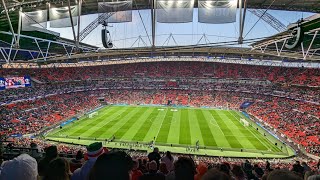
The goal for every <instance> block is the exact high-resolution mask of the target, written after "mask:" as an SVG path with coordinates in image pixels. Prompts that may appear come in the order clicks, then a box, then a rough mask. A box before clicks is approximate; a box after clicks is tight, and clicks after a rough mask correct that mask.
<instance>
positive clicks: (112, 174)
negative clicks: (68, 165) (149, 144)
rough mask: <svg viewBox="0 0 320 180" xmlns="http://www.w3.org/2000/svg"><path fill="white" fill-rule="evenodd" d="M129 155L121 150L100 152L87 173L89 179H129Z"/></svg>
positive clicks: (130, 163)
mask: <svg viewBox="0 0 320 180" xmlns="http://www.w3.org/2000/svg"><path fill="white" fill-rule="evenodd" d="M131 169H132V159H131V157H130V156H129V155H128V154H126V153H125V152H123V151H118V152H110V153H107V154H102V155H101V156H99V157H98V159H97V160H96V162H95V164H94V166H93V167H92V169H91V171H90V173H89V180H106V179H110V180H111V179H114V180H130V175H129V172H130V171H131Z"/></svg>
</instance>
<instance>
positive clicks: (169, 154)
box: [166, 151, 173, 161]
mask: <svg viewBox="0 0 320 180" xmlns="http://www.w3.org/2000/svg"><path fill="white" fill-rule="evenodd" d="M166 156H167V157H168V158H169V159H170V161H172V159H173V157H172V155H171V152H170V151H167V152H166Z"/></svg>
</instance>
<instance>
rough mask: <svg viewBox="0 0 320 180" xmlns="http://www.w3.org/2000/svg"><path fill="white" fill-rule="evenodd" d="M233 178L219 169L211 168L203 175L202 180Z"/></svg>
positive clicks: (228, 179)
mask: <svg viewBox="0 0 320 180" xmlns="http://www.w3.org/2000/svg"><path fill="white" fill-rule="evenodd" d="M212 179H214V180H231V177H230V176H229V175H227V174H226V173H224V172H221V171H219V170H217V169H210V170H209V171H207V172H206V173H205V174H204V175H203V176H202V180H212Z"/></svg>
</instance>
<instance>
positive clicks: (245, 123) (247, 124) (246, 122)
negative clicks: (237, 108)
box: [240, 118, 249, 126]
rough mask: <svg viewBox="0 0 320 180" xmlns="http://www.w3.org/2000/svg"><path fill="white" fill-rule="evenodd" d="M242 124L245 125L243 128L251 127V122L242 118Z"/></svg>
mask: <svg viewBox="0 0 320 180" xmlns="http://www.w3.org/2000/svg"><path fill="white" fill-rule="evenodd" d="M240 123H241V124H242V125H243V126H249V122H248V121H247V120H245V119H243V118H240Z"/></svg>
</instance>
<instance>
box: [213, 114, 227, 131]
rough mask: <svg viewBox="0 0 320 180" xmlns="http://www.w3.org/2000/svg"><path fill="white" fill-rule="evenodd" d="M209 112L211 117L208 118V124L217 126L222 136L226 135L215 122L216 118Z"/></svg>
mask: <svg viewBox="0 0 320 180" xmlns="http://www.w3.org/2000/svg"><path fill="white" fill-rule="evenodd" d="M209 114H210V115H211V117H212V119H210V124H212V125H214V126H216V127H218V128H219V130H220V131H221V132H222V134H223V135H224V136H226V135H225V134H224V132H223V131H222V129H221V128H220V126H219V124H218V123H217V120H216V119H215V118H214V117H213V115H212V114H211V112H209ZM213 120H214V121H215V123H213Z"/></svg>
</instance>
